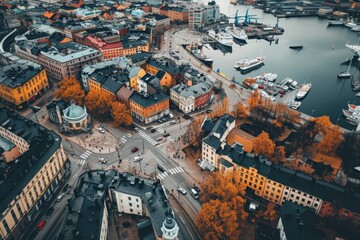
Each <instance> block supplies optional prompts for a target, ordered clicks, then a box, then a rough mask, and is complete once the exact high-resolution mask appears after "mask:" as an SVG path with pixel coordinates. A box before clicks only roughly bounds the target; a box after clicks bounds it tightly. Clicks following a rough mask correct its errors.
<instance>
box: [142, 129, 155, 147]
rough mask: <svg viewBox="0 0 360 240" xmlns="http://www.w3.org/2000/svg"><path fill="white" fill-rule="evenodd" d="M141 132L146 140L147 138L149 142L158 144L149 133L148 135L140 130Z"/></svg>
mask: <svg viewBox="0 0 360 240" xmlns="http://www.w3.org/2000/svg"><path fill="white" fill-rule="evenodd" d="M139 134H140V136H142V137H143V138H144V139H145V140H147V141H148V142H149V143H151V144H152V145H156V144H157V141H155V140H154V139H152V138H151V137H150V136H149V135H147V134H146V133H145V132H143V131H141V130H139Z"/></svg>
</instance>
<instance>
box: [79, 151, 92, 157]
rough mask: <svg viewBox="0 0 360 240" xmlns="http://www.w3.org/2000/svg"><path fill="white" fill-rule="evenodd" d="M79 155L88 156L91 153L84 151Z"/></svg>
mask: <svg viewBox="0 0 360 240" xmlns="http://www.w3.org/2000/svg"><path fill="white" fill-rule="evenodd" d="M81 155H84V156H86V157H88V156H90V155H91V153H87V152H84V153H83V154H81Z"/></svg>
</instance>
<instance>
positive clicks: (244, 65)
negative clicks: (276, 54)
mask: <svg viewBox="0 0 360 240" xmlns="http://www.w3.org/2000/svg"><path fill="white" fill-rule="evenodd" d="M264 61H265V57H256V58H254V59H250V60H248V59H247V58H244V59H241V60H239V61H237V62H236V63H235V65H234V68H236V69H238V70H240V71H244V72H245V71H250V70H251V69H254V68H256V67H258V66H261V65H262V64H263V63H264Z"/></svg>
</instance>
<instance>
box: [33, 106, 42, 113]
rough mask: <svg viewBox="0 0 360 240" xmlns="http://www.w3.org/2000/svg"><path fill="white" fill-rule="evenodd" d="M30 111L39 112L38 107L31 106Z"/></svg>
mask: <svg viewBox="0 0 360 240" xmlns="http://www.w3.org/2000/svg"><path fill="white" fill-rule="evenodd" d="M31 110H32V111H33V112H37V111H39V110H40V107H39V106H31Z"/></svg>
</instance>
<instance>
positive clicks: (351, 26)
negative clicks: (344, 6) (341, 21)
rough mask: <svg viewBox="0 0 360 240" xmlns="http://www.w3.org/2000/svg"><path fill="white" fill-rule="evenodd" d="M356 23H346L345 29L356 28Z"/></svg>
mask: <svg viewBox="0 0 360 240" xmlns="http://www.w3.org/2000/svg"><path fill="white" fill-rule="evenodd" d="M356 26H357V25H356V23H354V22H353V21H348V22H346V23H345V27H348V28H353V27H356Z"/></svg>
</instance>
